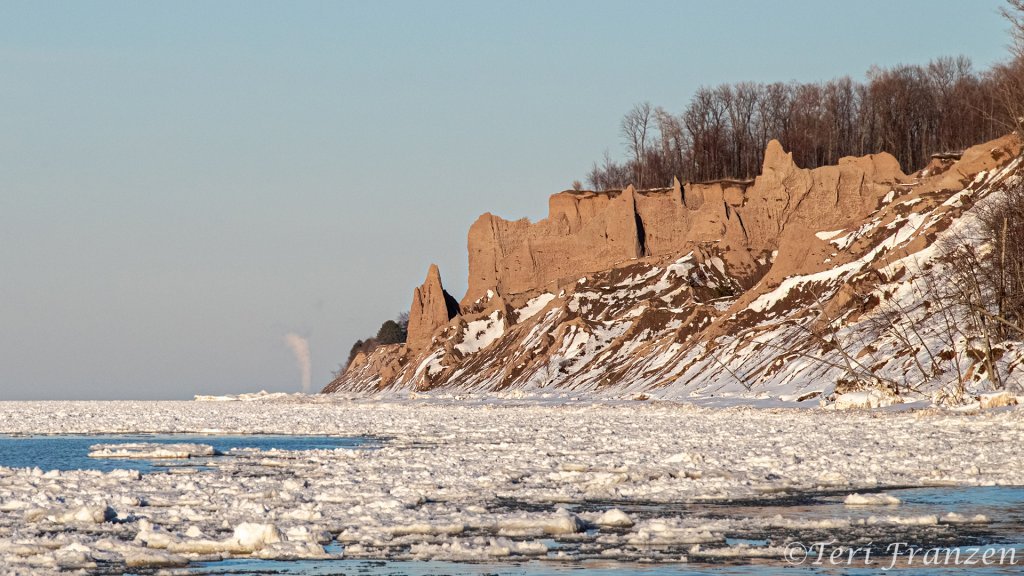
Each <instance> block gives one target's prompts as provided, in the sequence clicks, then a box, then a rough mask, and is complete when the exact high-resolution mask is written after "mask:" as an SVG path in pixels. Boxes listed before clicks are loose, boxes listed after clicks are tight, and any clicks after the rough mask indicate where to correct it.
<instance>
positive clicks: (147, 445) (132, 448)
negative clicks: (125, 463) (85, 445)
mask: <svg viewBox="0 0 1024 576" xmlns="http://www.w3.org/2000/svg"><path fill="white" fill-rule="evenodd" d="M216 455H217V451H216V450H214V449H213V446H210V445H209V444H156V443H152V442H136V443H131V444H94V445H92V446H90V447H89V458H134V459H144V460H151V459H163V458H194V457H197V456H216Z"/></svg>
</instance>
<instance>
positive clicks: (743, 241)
mask: <svg viewBox="0 0 1024 576" xmlns="http://www.w3.org/2000/svg"><path fill="white" fill-rule="evenodd" d="M1019 154H1020V145H1019V142H1018V140H1017V139H1016V138H1015V137H1006V138H1003V139H1000V140H997V141H994V142H990V143H987V144H983V145H980V146H976V147H974V148H971V149H970V150H968V151H966V152H965V153H964V155H963V157H962V158H961V159H959V160H956V159H937V160H936V162H935V164H934V165H932V166H929V167H928V169H926V170H924V171H922V172H919V173H915V174H912V175H907V174H904V173H903V172H902V170H901V168H900V166H899V164H898V163H897V162H896V160H895V159H894V158H893V157H892V156H890V155H888V154H874V155H869V156H865V157H860V158H843V159H842V160H841V161H840V162H839V164H838V165H836V166H826V167H822V168H817V169H813V170H808V169H802V168H800V167H798V166H797V165H796V164H795V163H794V162H793V160H792V156H791V155H790V154H787V153H786V152H785V151H784V150H783V149H782V147H781V145H779V143H778V142H775V141H773V142H771V143H770V144H769V146H768V148H767V150H766V152H765V157H764V165H763V169H762V172H761V174H760V175H759V176H758V177H757V178H756V179H755V180H754V181H752V182H733V181H722V182H714V183H705V184H687V185H685V186H680V185H679V183H678V182H676V183H675V184H674V186H672V187H670V188H664V189H656V190H635V189H633V188H632V187H628V188H626V189H625V190H613V191H602V192H581V191H566V192H561V193H558V194H555V195H553V196H552V197H551V198H550V201H549V211H548V217H547V218H545V219H543V220H541V221H539V222H535V223H531V222H529V221H528V220H525V219H524V220H516V221H509V220H504V219H502V218H499V217H497V216H494V215H492V214H484V215H483V216H481V217H480V218H479V219H478V220H477V221H476V222H475V223H474V224H473V225H472V227H471V228H470V231H469V238H468V250H469V285H468V286H469V287H468V290H467V293H466V294H465V296H464V297H463V298H462V300H461V303H460V304H458V305H457V304H456V303H455V302H454V299H452V298H451V297H450V296H448V295H447V294H446V293H445V292H444V289H443V286H442V284H441V279H440V274H439V273H438V271H437V269H436V267H431V269H430V271H429V273H428V275H427V279H426V281H425V283H424V284H423V285H422V286H420V287H419V288H417V289H416V290H415V291H414V296H413V304H412V309H411V311H410V325H409V341H408V343H407V344H406V345H404V346H400V345H391V346H384V347H381V348H378V349H377V350H375V351H374V352H373V353H372V354H371V355H370V356H369V357H362V355H361V357H357V359H356V361H355V362H353V364H352V366H351V367H350V368H349V370H347V371H346V372H345V373H344V374H343V375H342V376H340V377H339V378H338V379H337V380H335V381H334V382H332V383H331V384H330V385H329V386H328V387H327V388H326V389H325V391H328V392H333V391H345V390H348V391H375V390H384V389H389V390H400V389H416V390H425V389H431V388H436V387H444V386H453V387H457V388H465V389H475V390H497V389H506V388H515V387H527V388H549V387H551V388H562V389H579V390H591V389H599V388H603V387H608V386H619V387H622V388H623V389H629V390H635V389H641V390H645V391H652V390H676V391H679V390H687V391H688V392H687V393H689V392H692V391H694V390H707V389H710V388H714V389H723V390H726V389H731V388H737V387H738V388H739V389H742V390H746V391H750V390H756V389H757V388H758V387H759V386H760V387H764V388H765V389H790V388H792V389H800V388H801V387H807V386H812V384H809V382H811V381H812V380H808V379H809V378H811V375H813V376H814V378H823V379H825V381H828V380H829V379H831V381H832V382H835V380H836V379H837V378H838V376H837V375H836V374H834V373H829V370H828V364H827V363H826V364H823V365H822V366H824V367H825V368H821V367H820V366H819V367H817V368H813V369H812V368H808V367H806V366H805V367H804V368H803V369H802V370H801V371H798V374H800V375H801V376H800V378H796V377H795V376H793V375H792V374H789V373H788V372H787V370H789V369H792V370H796V369H797V364H799V362H798V361H797V359H799V358H800V357H801V356H800V355H801V354H803V355H805V356H806V355H808V354H809V352H808V351H812V352H813V353H814V354H818V355H821V354H823V352H822V351H820V350H817V351H813V350H812V348H814V346H815V344H814V342H812V341H811V340H810V339H809V336H808V335H807V334H806V333H805V332H807V330H806V329H805V328H801V326H803V324H806V322H810V321H811V320H809V318H811V314H810V312H808V311H809V310H810V308H811V307H814V306H817V307H818V308H821V307H823V306H825V307H830V309H833V310H832V311H833V312H835V313H836V314H837V315H842V314H844V313H847V312H848V311H849V308H850V307H851V306H853V305H854V304H855V302H854V300H856V298H854V295H855V294H857V293H859V292H858V291H863V290H867V289H871V288H872V287H873V286H875V284H871V283H872V282H874V283H876V284H877V283H880V282H884V275H881V276H880V274H879V271H880V270H883V269H886V267H891V266H895V265H898V264H899V265H902V264H900V263H901V262H903V260H905V259H906V258H907V257H908V255H912V254H915V253H918V252H921V251H923V250H926V249H927V248H928V247H929V246H931V245H932V244H933V243H934V241H935V239H936V237H937V236H938V235H939V234H940V233H941V231H942V230H945V229H946V228H948V227H949V226H950V225H951V223H952V222H953V221H954V220H955V219H956V218H957V217H959V215H960V214H961V213H962V211H963V210H964V209H966V208H967V207H969V205H970V203H966V202H963V201H958V202H956V203H951V198H953V197H954V196H956V195H958V194H959V195H960V196H958V198H960V197H970V198H981V197H983V196H984V195H986V194H988V193H990V192H991V191H993V190H998V188H999V186H1001V185H1002V183H1003V182H1004V181H1005V180H1006V179H1007V178H1011V177H1015V174H1016V169H1017V163H1019V160H1018V157H1019ZM866 278H874V280H866ZM879 278H883V279H882V280H879ZM819 320H820V319H819ZM773 330H774V331H776V332H772V331H773ZM801 330H803V331H801ZM744 334H745V335H746V337H749V338H764V337H767V335H771V337H772V338H778V339H786V340H785V342H786V344H785V350H779V349H775V348H772V346H775V344H760V345H757V346H753V347H752V346H751V345H750V344H749V343H747V344H746V345H744V343H743V340H742V339H740V338H741V336H742V335H744ZM780 341H781V340H780ZM727 343H728V344H727ZM819 344H820V343H819ZM729 346H731V347H732V348H731V349H729ZM871 353H872V354H875V353H880V352H879V351H878V349H877V348H876V349H875V350H873V351H872V352H871ZM730 355H732V356H730ZM730 358H732V360H730ZM904 360H906V358H904ZM731 362H736V363H737V364H736V366H732V365H731ZM740 373H742V374H740ZM797 382H799V383H802V384H800V385H797V384H796V383H797ZM709 387H710V388H709ZM730 387H731V388H730Z"/></svg>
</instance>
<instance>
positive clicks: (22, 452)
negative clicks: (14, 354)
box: [0, 434, 379, 473]
mask: <svg viewBox="0 0 1024 576" xmlns="http://www.w3.org/2000/svg"><path fill="white" fill-rule="evenodd" d="M136 442H145V443H155V444H179V443H189V444H208V445H210V446H213V447H214V449H215V450H217V451H218V452H222V453H228V452H229V451H230V450H233V449H245V448H252V449H258V450H271V449H277V450H333V449H336V448H368V447H373V446H375V445H377V444H379V440H377V439H373V438H352V437H341V436H337V437H336V436H285V435H267V434H253V435H237V436H231V435H227V436H225V435H208V434H92V435H82V436H76V435H72V436H8V435H0V466H7V467H10V468H35V467H39V468H40V469H42V470H101V471H104V472H109V471H111V470H115V469H118V468H121V469H124V468H130V469H133V470H138V471H140V472H143V473H146V472H152V471H154V470H167V469H169V468H174V467H182V466H189V467H197V466H199V467H202V466H204V465H205V464H207V463H208V459H206V458H190V459H170V460H145V459H128V458H89V447H90V446H92V445H94V444H128V443H136Z"/></svg>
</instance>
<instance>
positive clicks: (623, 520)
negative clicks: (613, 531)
mask: <svg viewBox="0 0 1024 576" xmlns="http://www.w3.org/2000/svg"><path fill="white" fill-rule="evenodd" d="M594 523H595V524H597V525H598V526H623V527H627V526H632V525H633V519H632V518H630V517H629V515H628V514H626V513H625V512H623V511H622V510H619V509H618V508H612V509H611V510H608V511H606V512H605V513H604V514H601V515H600V516H599V517H598V518H597V520H595V521H594Z"/></svg>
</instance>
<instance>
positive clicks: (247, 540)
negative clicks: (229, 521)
mask: <svg viewBox="0 0 1024 576" xmlns="http://www.w3.org/2000/svg"><path fill="white" fill-rule="evenodd" d="M234 540H235V542H237V543H238V545H239V547H241V548H242V549H243V550H248V551H256V550H260V549H261V548H263V547H264V546H266V545H268V544H274V543H275V542H280V541H281V531H280V530H278V529H277V526H274V525H273V524H256V523H251V522H243V523H241V524H239V525H238V526H235V535H234Z"/></svg>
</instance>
